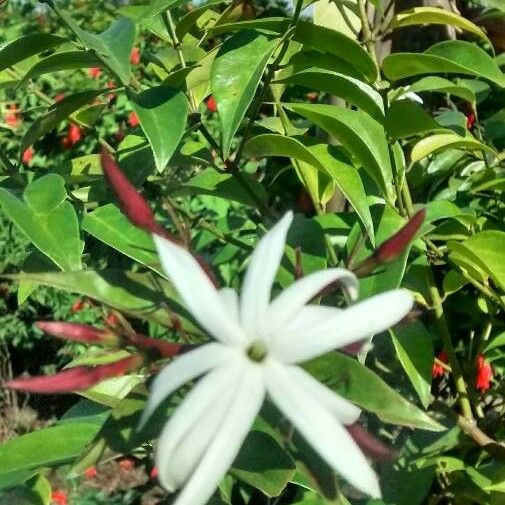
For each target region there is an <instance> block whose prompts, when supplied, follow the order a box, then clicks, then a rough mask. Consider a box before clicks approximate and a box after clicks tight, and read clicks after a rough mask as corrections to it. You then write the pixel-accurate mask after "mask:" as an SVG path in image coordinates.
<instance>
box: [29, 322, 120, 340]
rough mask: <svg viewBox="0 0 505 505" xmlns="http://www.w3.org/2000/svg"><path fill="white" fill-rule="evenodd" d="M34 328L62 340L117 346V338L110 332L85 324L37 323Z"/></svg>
mask: <svg viewBox="0 0 505 505" xmlns="http://www.w3.org/2000/svg"><path fill="white" fill-rule="evenodd" d="M36 326H37V327H38V328H40V329H41V330H42V331H45V332H46V333H49V334H50V335H54V336H55V337H58V338H62V339H64V340H72V341H74V342H83V343H85V344H100V345H117V344H119V338H118V336H117V335H115V334H114V333H113V332H112V331H110V330H99V329H97V328H93V327H91V326H86V325H85V324H78V323H67V322H64V321H38V322H37V323H36Z"/></svg>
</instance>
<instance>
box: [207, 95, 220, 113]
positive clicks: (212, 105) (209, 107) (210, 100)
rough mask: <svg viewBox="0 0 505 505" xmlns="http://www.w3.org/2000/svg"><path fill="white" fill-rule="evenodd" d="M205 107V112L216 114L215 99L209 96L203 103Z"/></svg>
mask: <svg viewBox="0 0 505 505" xmlns="http://www.w3.org/2000/svg"><path fill="white" fill-rule="evenodd" d="M205 105H206V106H207V110H208V111H209V112H216V111H217V102H216V99H215V98H214V97H213V96H212V95H211V96H209V98H207V100H206V101H205Z"/></svg>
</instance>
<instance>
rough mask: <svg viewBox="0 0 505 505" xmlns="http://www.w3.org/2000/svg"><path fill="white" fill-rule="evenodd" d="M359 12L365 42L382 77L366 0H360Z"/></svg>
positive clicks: (378, 73)
mask: <svg viewBox="0 0 505 505" xmlns="http://www.w3.org/2000/svg"><path fill="white" fill-rule="evenodd" d="M358 14H359V18H360V21H361V28H362V31H363V44H365V47H366V48H367V51H368V54H369V55H370V57H371V58H372V60H373V62H374V63H375V68H376V70H377V75H378V76H379V79H380V67H379V62H378V60H377V53H376V52H375V40H374V35H373V33H372V30H371V28H370V23H369V22H368V14H367V12H366V3H365V0H358Z"/></svg>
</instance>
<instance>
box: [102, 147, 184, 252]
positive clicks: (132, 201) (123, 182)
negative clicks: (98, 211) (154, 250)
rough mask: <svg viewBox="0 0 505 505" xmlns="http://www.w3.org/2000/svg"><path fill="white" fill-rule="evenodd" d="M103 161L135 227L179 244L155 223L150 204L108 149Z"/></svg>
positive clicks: (109, 179) (124, 211) (104, 170)
mask: <svg viewBox="0 0 505 505" xmlns="http://www.w3.org/2000/svg"><path fill="white" fill-rule="evenodd" d="M101 160H102V167H103V172H104V174H105V176H106V177H107V180H108V181H109V184H110V185H111V187H112V189H113V190H114V193H115V195H116V198H117V200H118V202H119V205H120V207H121V210H122V211H123V213H124V214H125V216H126V217H127V218H128V219H129V220H130V221H131V222H132V223H133V224H134V225H135V226H138V227H139V228H142V229H143V230H145V231H147V232H148V233H156V234H157V235H161V236H162V237H165V238H167V239H168V240H170V241H172V242H178V241H177V240H176V238H175V237H174V236H173V235H172V234H171V233H169V232H167V231H166V230H164V229H163V228H162V227H161V226H160V225H158V224H157V223H156V222H155V220H154V214H153V211H152V210H151V207H149V204H148V203H147V202H146V201H145V200H144V198H143V197H142V196H141V195H140V193H139V192H138V191H137V190H136V188H135V187H134V186H133V184H132V183H131V182H130V181H129V180H128V178H127V177H126V176H125V175H124V174H123V172H122V171H121V169H120V168H119V166H118V164H117V163H116V161H115V160H114V158H113V157H112V156H111V155H110V154H109V153H108V151H107V150H106V149H102V154H101Z"/></svg>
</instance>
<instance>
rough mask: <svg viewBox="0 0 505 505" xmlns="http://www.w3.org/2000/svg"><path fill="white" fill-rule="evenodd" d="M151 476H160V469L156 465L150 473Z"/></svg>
mask: <svg viewBox="0 0 505 505" xmlns="http://www.w3.org/2000/svg"><path fill="white" fill-rule="evenodd" d="M149 477H150V478H151V479H156V477H158V469H157V468H156V467H155V466H153V469H152V470H151V472H150V473H149Z"/></svg>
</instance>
